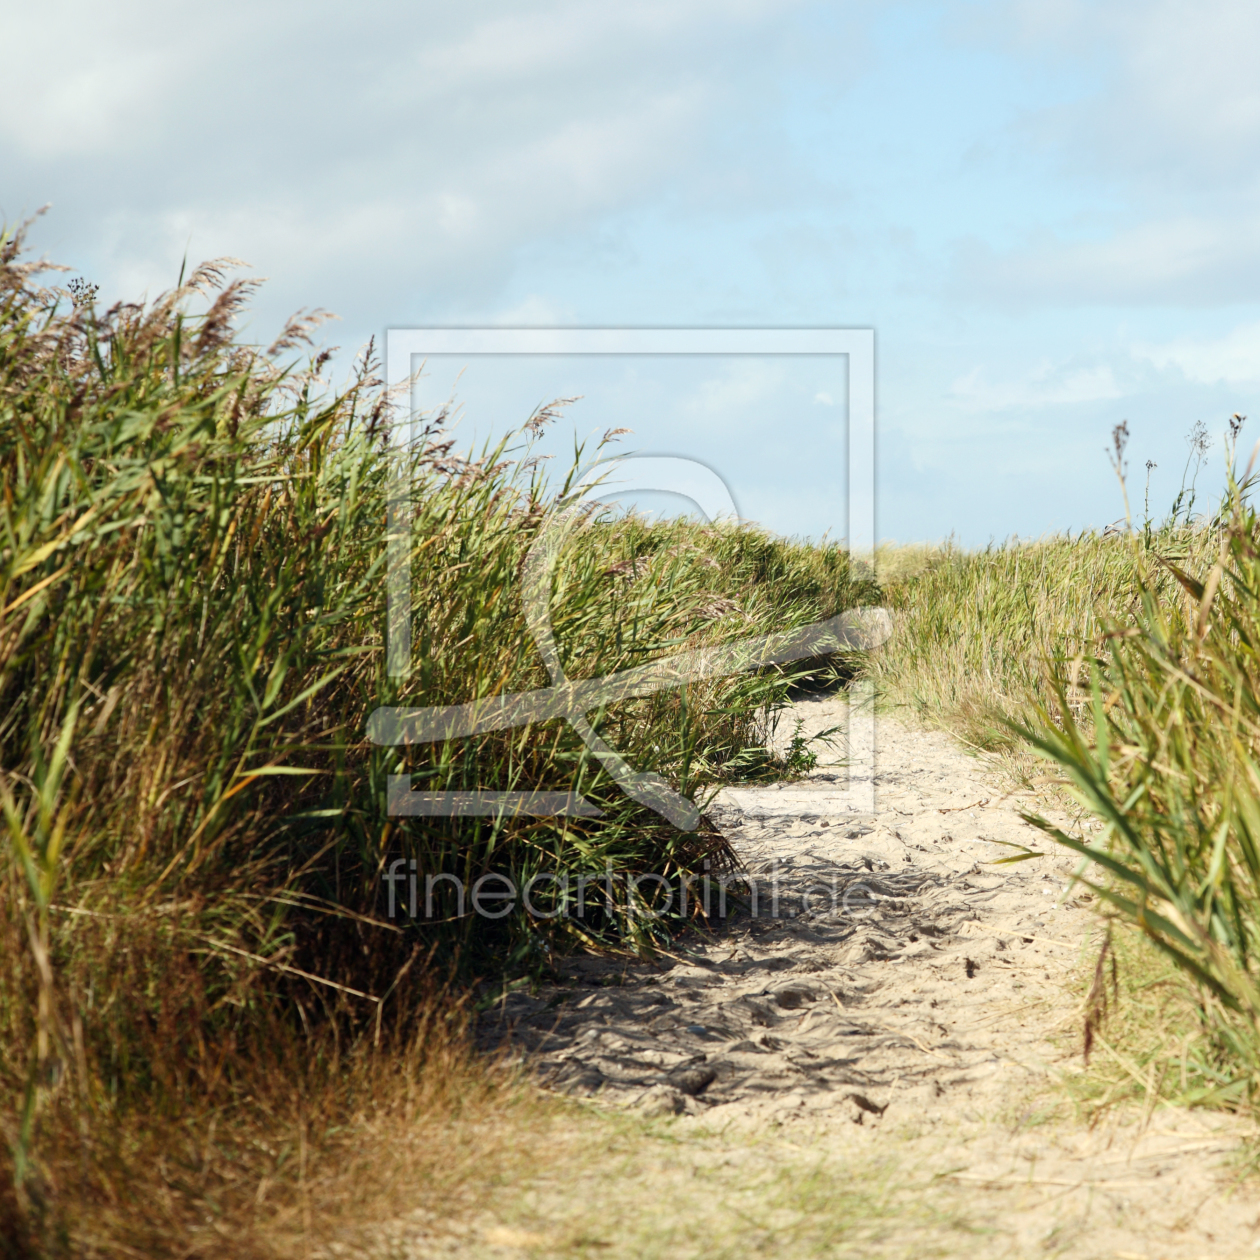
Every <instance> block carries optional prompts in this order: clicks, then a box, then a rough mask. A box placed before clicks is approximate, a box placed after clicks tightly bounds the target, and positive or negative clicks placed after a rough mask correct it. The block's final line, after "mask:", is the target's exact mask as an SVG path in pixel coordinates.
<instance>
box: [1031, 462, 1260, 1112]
mask: <svg viewBox="0 0 1260 1260" xmlns="http://www.w3.org/2000/svg"><path fill="white" fill-rule="evenodd" d="M1231 464H1232V460H1231ZM1245 487H1246V480H1245V479H1244V482H1243V484H1242V485H1240V484H1239V483H1238V482H1237V481H1235V480H1233V478H1232V477H1231V479H1230V482H1229V491H1228V494H1227V496H1226V500H1225V503H1224V505H1223V508H1222V511H1221V513H1220V515H1219V516H1218V518H1217V519H1216V520H1215V521H1214V522H1213V524H1212V525H1211V526H1210V527H1208V528H1207V529H1205V530H1203V538H1202V547H1201V549H1200V551H1201V553H1202V552H1207V555H1206V556H1204V557H1203V558H1202V559H1201V560H1200V562H1199V563H1198V564H1197V565H1186V564H1185V563H1184V561H1183V560H1182V557H1180V556H1178V557H1176V558H1173V557H1171V556H1169V555H1168V554H1167V553H1165V552H1163V551H1162V550H1161V549H1160V548H1159V547H1158V546H1156V547H1153V548H1151V549H1149V550H1148V549H1147V548H1144V547H1142V546H1141V545H1135V546H1134V549H1133V566H1134V570H1135V573H1136V575H1137V579H1138V587H1139V594H1140V604H1139V605H1138V607H1137V608H1136V609H1134V610H1133V611H1132V612H1131V613H1130V614H1129V615H1118V614H1116V613H1115V612H1113V613H1111V614H1110V615H1108V616H1107V617H1106V618H1105V620H1104V622H1103V625H1102V626H1101V636H1100V642H1099V645H1098V651H1097V654H1096V655H1095V654H1093V653H1091V655H1090V657H1089V658H1088V659H1087V660H1085V662H1084V666H1085V671H1086V678H1087V685H1088V688H1089V692H1090V700H1089V721H1088V724H1086V723H1085V722H1082V721H1081V720H1080V719H1079V718H1078V716H1077V713H1076V712H1075V711H1074V706H1072V705H1071V704H1069V703H1068V701H1067V692H1068V688H1069V686H1070V685H1071V683H1072V682H1073V681H1075V675H1076V674H1077V672H1078V670H1076V669H1074V668H1073V663H1071V662H1069V661H1068V660H1067V659H1066V657H1063V656H1060V657H1059V658H1057V659H1056V661H1055V662H1054V665H1053V667H1052V669H1051V673H1050V681H1051V695H1050V696H1049V697H1048V700H1047V702H1046V703H1043V704H1041V705H1038V706H1036V707H1035V710H1034V716H1033V717H1032V719H1031V720H1030V721H1028V722H1027V723H1025V724H1023V726H1022V728H1021V730H1022V734H1023V736H1024V737H1025V738H1026V739H1027V740H1028V741H1029V743H1030V744H1031V745H1032V746H1033V747H1034V748H1036V749H1037V750H1038V751H1040V752H1041V753H1042V754H1043V755H1044V756H1046V757H1047V758H1049V759H1050V760H1051V761H1052V762H1053V763H1055V764H1056V765H1058V766H1059V767H1060V768H1061V769H1062V770H1063V771H1064V772H1065V773H1066V775H1067V777H1068V778H1069V780H1070V781H1071V784H1072V787H1073V790H1074V793H1075V795H1076V796H1077V798H1078V799H1079V800H1080V801H1081V803H1082V804H1083V805H1085V806H1086V807H1087V808H1088V809H1089V810H1090V812H1091V813H1092V814H1094V815H1095V816H1096V817H1097V818H1098V819H1100V820H1101V821H1102V822H1103V824H1104V830H1103V833H1102V835H1101V837H1100V838H1099V839H1098V840H1097V841H1095V842H1093V843H1089V844H1087V843H1085V842H1083V841H1082V840H1081V839H1080V838H1078V837H1076V836H1072V835H1068V834H1065V833H1063V832H1062V831H1061V830H1059V829H1057V828H1055V827H1053V826H1051V825H1050V824H1049V823H1047V822H1045V821H1044V820H1042V821H1041V823H1040V825H1041V826H1042V827H1043V828H1044V829H1045V830H1046V831H1048V832H1049V834H1050V835H1052V836H1053V837H1054V838H1055V839H1056V840H1057V841H1058V842H1059V843H1060V844H1063V845H1066V846H1067V847H1068V848H1070V849H1073V850H1075V851H1076V852H1078V853H1080V854H1081V855H1082V856H1083V857H1086V858H1088V859H1089V861H1090V862H1091V863H1092V864H1093V869H1094V870H1096V871H1100V872H1101V873H1102V874H1101V875H1100V876H1097V877H1095V878H1093V879H1091V880H1087V881H1086V882H1088V883H1089V884H1090V886H1091V887H1092V888H1093V889H1094V890H1095V892H1096V893H1097V894H1098V895H1099V896H1100V897H1102V898H1103V899H1104V901H1105V902H1106V903H1107V904H1108V905H1109V906H1110V907H1111V908H1112V910H1113V911H1114V912H1115V913H1116V914H1118V915H1119V916H1120V917H1121V918H1122V919H1124V920H1126V921H1128V922H1131V923H1133V924H1135V925H1136V926H1137V927H1138V928H1139V929H1140V930H1141V932H1142V933H1143V934H1144V936H1145V937H1146V939H1147V940H1148V941H1150V942H1151V943H1152V944H1153V945H1154V946H1155V947H1156V948H1157V949H1158V950H1159V951H1160V952H1161V953H1163V954H1164V955H1165V956H1166V957H1167V958H1169V959H1170V960H1171V961H1172V962H1173V963H1174V964H1175V965H1176V967H1177V968H1179V969H1180V970H1181V971H1182V972H1183V973H1184V974H1185V975H1186V976H1187V977H1189V979H1190V980H1191V981H1192V982H1193V983H1194V985H1195V987H1196V989H1197V991H1198V994H1199V1000H1200V1007H1201V1013H1202V1018H1203V1022H1204V1026H1205V1028H1206V1029H1207V1030H1208V1031H1209V1033H1210V1035H1211V1037H1212V1039H1213V1041H1214V1043H1215V1044H1216V1045H1217V1046H1218V1048H1219V1052H1220V1054H1219V1057H1218V1059H1217V1061H1216V1063H1215V1064H1214V1065H1213V1068H1214V1071H1213V1073H1212V1076H1213V1079H1212V1081H1211V1084H1210V1088H1207V1089H1205V1090H1204V1093H1205V1094H1206V1095H1210V1096H1214V1097H1216V1098H1218V1099H1222V1100H1226V1101H1231V1102H1238V1101H1242V1100H1247V1101H1254V1098H1255V1096H1256V1091H1257V1087H1258V1086H1260V960H1258V959H1257V949H1258V947H1260V759H1258V755H1257V754H1258V751H1260V658H1258V655H1257V654H1258V653H1260V516H1258V515H1257V513H1256V511H1255V509H1254V508H1253V507H1252V506H1251V505H1250V503H1249V502H1248V501H1247V499H1246V495H1245ZM1179 561H1182V562H1180V563H1179ZM1169 576H1171V577H1172V578H1175V579H1176V584H1175V586H1174V587H1173V591H1174V592H1175V595H1174V594H1173V593H1170V591H1169V589H1168V581H1167V579H1168V578H1169ZM1076 664H1077V665H1078V666H1079V664H1080V662H1077V663H1076Z"/></svg>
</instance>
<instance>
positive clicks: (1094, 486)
mask: <svg viewBox="0 0 1260 1260" xmlns="http://www.w3.org/2000/svg"><path fill="white" fill-rule="evenodd" d="M5 23H6V34H5V39H4V41H3V43H2V44H0V81H2V82H3V83H4V84H5V108H4V110H3V111H0V218H3V219H6V220H8V221H9V222H13V221H14V220H17V219H19V218H21V217H23V216H24V215H26V214H28V213H29V212H31V211H33V210H35V209H37V208H38V207H40V206H42V205H43V204H45V203H51V204H52V209H51V210H50V211H49V213H48V215H47V216H45V218H44V219H43V220H42V221H41V223H40V225H39V227H38V229H37V231H36V232H35V234H34V237H33V240H34V243H35V246H36V248H37V249H38V250H39V251H40V252H43V253H45V254H47V255H48V256H49V257H50V258H53V259H55V260H57V261H60V262H64V263H67V264H69V265H71V266H72V267H74V268H75V269H76V270H78V271H80V272H82V273H83V274H84V275H86V276H88V277H89V278H91V279H94V280H95V281H97V282H98V283H99V284H100V285H101V287H102V290H103V293H102V296H104V297H109V298H114V297H121V296H125V297H129V298H132V297H135V296H137V295H139V294H140V293H142V292H145V291H147V292H149V293H150V294H153V293H156V292H157V291H159V290H160V289H162V288H165V287H168V286H169V285H170V284H171V283H172V281H173V280H174V278H175V276H176V274H177V272H178V268H179V265H180V260H181V258H183V256H184V255H185V253H187V255H188V256H189V257H190V259H193V260H199V259H201V258H205V257H211V256H215V255H219V254H232V255H236V256H238V257H241V258H243V259H246V260H248V262H249V263H250V264H251V266H252V268H253V269H254V271H255V272H256V273H258V274H260V275H264V276H266V277H268V283H267V285H266V287H265V289H264V291H263V293H262V295H261V297H260V299H259V301H258V303H257V304H256V307H255V310H254V314H253V316H252V323H251V330H252V331H253V332H255V333H256V335H257V337H258V339H259V340H269V339H270V335H271V334H272V333H273V332H274V330H275V329H276V328H277V327H278V325H279V324H280V323H281V321H282V320H283V318H284V317H285V315H287V314H288V313H289V312H290V311H292V310H294V309H296V308H298V307H302V306H323V307H327V308H329V309H331V310H333V311H335V312H336V313H337V314H338V315H339V316H340V322H339V323H337V324H334V325H331V326H330V328H331V331H330V337H331V339H332V340H333V341H334V342H336V343H337V344H340V345H341V346H342V347H344V348H345V349H346V350H347V352H348V351H350V350H352V349H353V348H355V347H357V346H358V345H360V344H361V343H362V342H363V341H365V340H366V339H367V337H368V336H369V335H370V334H372V333H374V332H375V333H377V334H380V333H381V332H382V331H383V330H384V329H385V328H387V327H391V326H403V325H430V326H432V325H481V324H504V325H510V326H557V325H561V326H564V325H576V326H620V325H628V326H643V325H648V326H696V327H725V326H758V327H759V326H785V327H817V326H838V327H871V328H874V329H875V330H876V339H877V347H878V377H877V382H878V414H877V422H878V435H879V436H878V443H879V445H878V460H879V497H878V529H879V533H880V534H881V536H884V537H891V538H897V539H901V540H910V539H934V538H940V537H943V536H945V535H948V534H950V533H955V534H956V535H957V536H958V537H959V538H961V539H962V540H963V541H964V542H967V543H971V544H982V543H984V542H987V541H988V540H989V539H990V538H999V539H1000V538H1003V537H1006V536H1007V535H1010V534H1013V533H1018V534H1020V535H1025V536H1026V535H1036V534H1041V533H1044V532H1047V531H1051V530H1062V529H1067V528H1072V529H1077V528H1080V527H1082V526H1086V525H1104V524H1106V523H1108V522H1109V521H1112V520H1114V519H1115V518H1116V517H1118V516H1119V515H1120V514H1121V511H1122V506H1121V502H1120V496H1119V492H1118V489H1117V488H1116V486H1115V484H1114V479H1113V478H1112V475H1111V473H1110V470H1109V468H1108V466H1107V461H1106V458H1105V456H1104V453H1103V451H1104V447H1105V446H1106V445H1107V441H1108V434H1109V432H1110V430H1111V427H1112V426H1113V425H1114V424H1115V423H1116V422H1118V421H1120V420H1124V419H1127V420H1128V421H1129V427H1130V430H1131V431H1132V434H1133V441H1132V446H1131V451H1130V456H1131V461H1132V469H1133V471H1132V477H1133V480H1134V481H1135V482H1137V483H1139V491H1140V483H1141V481H1142V480H1143V479H1144V478H1145V475H1146V473H1145V469H1144V467H1143V465H1144V464H1145V462H1146V461H1147V460H1148V459H1149V460H1154V461H1155V462H1156V463H1157V465H1158V467H1157V469H1156V470H1155V472H1154V474H1153V478H1152V483H1151V498H1152V506H1153V507H1161V508H1162V507H1163V506H1164V505H1166V504H1167V502H1168V501H1170V500H1171V498H1172V496H1173V494H1174V493H1175V492H1176V489H1177V485H1178V483H1179V481H1180V478H1181V472H1182V466H1183V464H1184V461H1185V456H1186V445H1185V441H1184V435H1185V434H1186V432H1187V431H1188V430H1189V429H1190V427H1191V425H1192V424H1193V423H1194V422H1195V421H1197V420H1202V421H1204V422H1206V423H1207V425H1208V428H1209V431H1210V432H1211V433H1212V434H1213V435H1216V436H1217V441H1216V444H1215V446H1214V448H1213V450H1212V452H1211V453H1210V455H1209V464H1208V466H1207V471H1206V472H1205V479H1207V480H1209V481H1212V482H1216V481H1219V470H1220V468H1221V459H1222V456H1221V449H1220V441H1219V436H1218V435H1219V434H1220V433H1221V431H1222V430H1223V429H1224V426H1225V421H1226V418H1227V417H1228V415H1229V414H1230V413H1231V412H1234V411H1241V412H1243V413H1248V412H1253V413H1254V418H1253V420H1252V422H1251V424H1250V425H1249V426H1248V429H1249V430H1253V431H1252V432H1251V435H1250V436H1251V440H1252V441H1254V440H1255V439H1256V438H1260V405H1258V404H1257V392H1258V390H1260V160H1258V159H1260V7H1258V6H1256V5H1255V4H1254V0H1252V2H1251V3H1247V2H1244V0H1239V2H1234V0H1198V2H1197V3H1179V2H1174V0H1109V2H1108V3H1107V4H1106V5H1102V4H1098V3H1090V4H1087V3H1073V2H1071V0H1007V2H1005V3H986V2H984V0H945V2H942V3H910V4H896V3H879V2H877V0H870V2H865V0H854V2H853V3H844V2H843V0H831V2H830V3H814V2H811V0H773V2H770V0H720V2H719V0H630V2H628V3H620V4H612V3H603V2H601V0H510V2H508V0H478V3H476V4H467V5H457V4H450V3H433V2H431V0H410V2H409V3H372V2H371V0H368V2H366V3H359V4H356V5H350V4H346V3H344V2H343V3H338V4H331V3H327V2H326V0H325V2H323V3H321V2H320V0H304V2H303V3H302V4H300V5H299V4H296V3H289V2H288V0H271V2H269V3H268V2H264V3H261V4H260V3H258V0H252V2H251V3H248V4H246V3H243V2H241V0H220V3H217V4H215V5H213V6H209V7H208V6H205V5H195V6H194V5H188V4H180V3H172V0H161V2H160V3H159V2H158V0H120V2H118V3H115V4H112V5H99V4H88V3H86V2H85V0H45V2H44V3H43V4H41V5H38V6H36V5H26V6H22V7H18V6H15V7H14V8H13V9H11V10H9V11H8V12H7V13H6V18H5ZM701 366H703V365H701ZM709 368H710V369H711V370H708V371H707V375H706V373H705V372H700V371H699V370H698V369H697V372H696V373H693V377H694V379H687V380H674V381H672V384H670V386H669V388H668V389H664V390H663V385H662V381H661V380H657V381H655V382H654V383H650V384H651V385H652V388H651V389H647V387H646V386H645V389H646V390H647V392H645V393H644V395H643V397H642V400H641V401H639V402H638V403H634V402H633V400H631V401H630V402H627V401H626V395H625V390H624V388H623V387H624V376H625V374H624V372H621V373H620V375H617V376H616V379H615V380H614V378H613V376H611V375H610V376H609V377H608V378H607V381H606V382H605V384H601V380H600V379H596V377H595V376H592V377H591V379H589V380H587V381H585V382H583V389H584V392H585V397H584V398H583V400H582V402H581V403H579V404H576V405H575V407H574V408H573V409H572V410H571V413H570V416H571V420H570V428H569V431H568V435H567V436H568V438H569V440H570V441H571V436H572V433H573V432H574V431H575V430H576V431H577V433H578V435H579V436H585V435H586V434H588V433H590V432H594V431H597V430H598V431H602V428H603V427H604V421H605V420H606V419H608V418H609V417H611V416H614V415H615V416H616V418H617V419H618V420H619V422H620V420H621V417H622V416H623V415H624V414H630V413H633V412H635V410H636V408H637V410H638V413H639V418H638V420H637V423H635V424H634V425H633V427H635V429H636V433H635V435H634V436H632V437H631V438H629V439H627V442H628V446H629V449H636V448H638V447H642V448H643V449H648V448H651V449H653V450H663V449H666V448H668V449H669V450H671V451H672V452H674V453H678V454H690V455H693V456H694V457H696V458H701V459H704V460H705V461H706V462H709V463H711V464H712V465H713V466H714V467H715V468H716V469H717V470H718V471H720V472H722V473H723V474H724V475H726V476H727V477H728V479H729V480H730V481H731V482H732V485H733V488H734V489H735V491H736V497H737V500H738V501H739V503H740V506H741V509H742V510H744V511H745V513H746V514H747V515H750V516H753V517H755V518H757V519H760V520H762V521H764V522H765V523H766V524H767V525H770V526H771V527H773V528H775V529H778V530H780V531H782V532H786V533H802V534H820V533H822V532H823V531H824V530H826V529H828V528H830V529H831V531H832V533H833V534H837V533H841V534H842V533H843V530H844V499H843V484H842V482H843V478H842V469H843V456H844V451H843V416H840V417H839V419H837V413H836V409H835V408H834V407H832V406H828V405H827V404H826V403H823V402H820V401H819V396H820V395H829V394H830V392H831V391H829V390H827V389H814V388H813V385H812V384H811V382H810V381H807V380H805V379H804V378H803V377H802V378H800V379H796V378H792V379H785V378H784V377H783V376H782V372H781V370H780V369H781V368H782V365H774V364H768V363H765V362H754V363H743V364H736V363H726V364H715V365H709ZM536 369H537V365H536V364H535V365H533V366H532V368H531V371H533V372H534V375H533V376H529V378H528V379H529V388H535V386H536V387H537V389H539V390H541V389H543V388H544V386H545V384H546V382H545V381H544V382H539V381H538V380H537V370H536ZM511 370H512V369H511V365H506V366H505V367H504V368H503V371H504V372H510V371H511ZM811 370H812V369H811ZM611 371H612V369H610V372H611ZM776 373H777V375H776ZM789 375H790V373H789ZM557 379H559V377H557ZM814 383H815V384H816V382H814ZM605 385H606V388H605ZM614 385H615V386H616V388H614ZM522 388H524V387H522ZM618 390H620V391H621V392H620V393H619V394H618ZM662 391H663V392H664V393H667V394H670V395H671V397H673V402H672V403H670V404H668V405H666V404H662V403H661V401H660V399H661V396H662ZM474 392H475V391H474ZM518 392H519V391H518ZM614 395H616V396H617V397H620V398H621V402H620V403H618V404H617V405H616V406H614V405H613V398H614ZM501 396H506V395H501ZM487 397H488V395H487ZM521 397H522V398H525V397H526V395H521ZM790 400H796V401H790ZM465 401H466V403H467V404H468V406H467V410H468V411H469V412H470V414H469V415H468V417H467V418H466V425H467V431H468V433H469V434H470V436H476V437H478V438H479V437H480V436H482V435H483V434H484V433H485V432H487V431H489V429H493V427H494V426H495V425H496V424H500V425H505V424H508V423H510V422H512V421H519V420H520V419H523V418H524V417H523V416H504V415H500V414H495V415H488V414H480V413H478V414H471V413H473V412H476V408H475V407H474V406H473V405H472V404H473V401H474V399H473V397H472V395H471V394H470V396H469V398H468V399H466V400H465ZM522 405H524V404H523V403H522ZM479 425H480V426H481V427H480V428H479V427H478V426H479ZM1245 432H1246V431H1245ZM1138 497H1139V498H1140V492H1139V495H1138Z"/></svg>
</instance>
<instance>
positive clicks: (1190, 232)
mask: <svg viewBox="0 0 1260 1260" xmlns="http://www.w3.org/2000/svg"><path fill="white" fill-rule="evenodd" d="M959 12H960V14H961V15H962V16H960V17H959V20H958V24H957V32H956V33H958V34H960V35H961V36H962V37H963V38H964V39H968V40H978V41H980V42H982V43H984V42H988V43H992V42H996V43H998V44H999V45H1000V46H1001V47H1002V48H1003V49H1004V50H1005V51H1006V52H1007V53H1008V54H1013V55H1014V56H1015V57H1016V58H1017V59H1018V60H1019V61H1021V62H1023V63H1024V64H1025V66H1026V68H1027V69H1028V70H1033V68H1034V67H1036V66H1037V64H1038V63H1040V67H1041V68H1042V69H1045V68H1046V67H1047V66H1048V67H1049V68H1050V69H1051V70H1052V72H1053V73H1054V74H1056V75H1059V76H1062V80H1061V81H1062V82H1063V83H1064V84H1065V85H1068V84H1071V85H1074V86H1073V87H1072V88H1071V89H1070V90H1069V89H1067V88H1065V93H1066V95H1065V97H1064V98H1061V99H1060V100H1059V102H1058V103H1056V104H1053V105H1047V106H1044V107H1042V108H1039V109H1035V110H1030V111H1026V112H1025V113H1024V115H1023V116H1022V118H1021V119H1020V121H1019V122H1018V123H1017V124H1015V126H1014V128H1013V132H1012V139H1013V140H1018V141H1019V142H1020V144H1021V148H1022V149H1023V150H1024V151H1034V152H1037V153H1038V154H1040V155H1041V156H1042V157H1043V158H1044V159H1048V160H1049V162H1050V164H1051V165H1052V168H1053V169H1054V171H1055V174H1056V176H1057V188H1056V189H1055V191H1056V194H1057V195H1058V196H1059V197H1062V198H1063V200H1064V202H1065V203H1066V204H1071V202H1072V197H1071V192H1072V191H1073V190H1074V191H1075V193H1076V205H1077V207H1078V210H1077V211H1076V213H1075V223H1074V224H1073V225H1072V226H1070V227H1068V228H1067V229H1066V230H1065V229H1064V228H1063V227H1062V226H1059V227H1056V228H1054V229H1049V228H1044V227H1043V228H1040V229H1037V230H1034V232H1032V233H1030V234H1029V235H1028V236H1027V237H1026V238H1025V240H1024V241H1023V242H1022V243H1020V244H1019V245H1017V246H1015V247H1013V248H1006V249H994V248H992V247H991V246H989V245H987V244H982V243H979V242H971V243H968V244H965V245H963V246H962V247H961V248H960V251H959V255H958V258H957V260H956V267H955V272H954V286H953V291H954V293H955V294H961V293H964V292H965V293H967V294H968V295H969V296H973V297H975V296H981V297H986V298H989V299H998V300H1000V301H1004V302H1010V303H1014V304H1038V303H1041V302H1043V301H1044V302H1050V303H1055V304H1058V303H1065V304H1069V305H1085V304H1095V303H1103V304H1121V303H1136V304H1143V305H1149V304H1165V303H1172V304H1178V305H1200V304H1205V303H1214V302H1221V301H1249V300H1254V297H1255V295H1256V293H1257V289H1258V286H1260V6H1257V5H1256V4H1255V3H1254V0H1199V2H1197V3H1187V2H1186V0H1109V3H1107V4H1105V5H1102V4H1086V3H1081V2H1078V0H1016V2H1015V3H1009V4H1008V3H1001V4H993V3H990V4H987V5H985V6H983V7H979V8H977V7H975V6H972V5H967V6H966V7H965V9H960V11H959ZM1065 193H1066V194H1068V195H1067V196H1064V194H1065ZM1083 204H1084V205H1087V206H1088V209H1085V210H1080V209H1079V207H1080V206H1081V205H1083ZM1058 220H1059V223H1060V224H1063V223H1067V222H1068V221H1069V220H1068V216H1067V215H1063V214H1060V215H1059V216H1058ZM1044 221H1045V220H1044V219H1043V222H1044ZM1082 224H1084V225H1087V226H1088V235H1087V236H1085V235H1083V233H1082V231H1081V225H1082Z"/></svg>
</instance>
